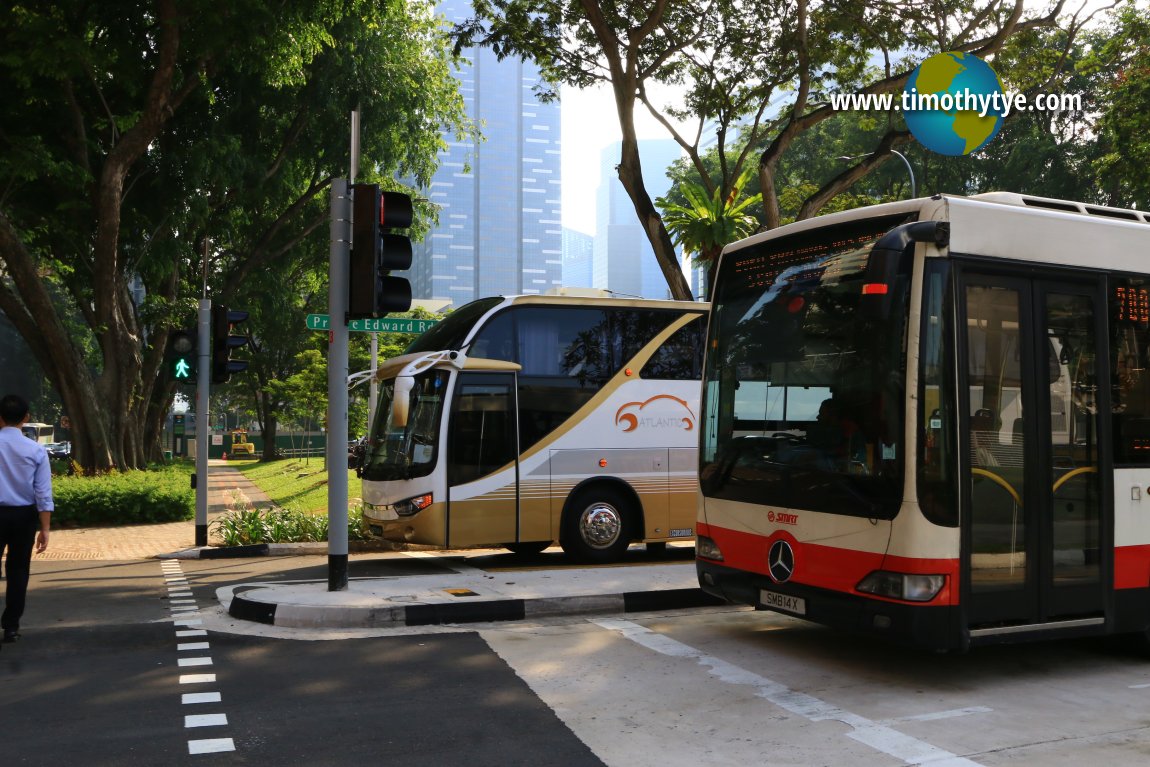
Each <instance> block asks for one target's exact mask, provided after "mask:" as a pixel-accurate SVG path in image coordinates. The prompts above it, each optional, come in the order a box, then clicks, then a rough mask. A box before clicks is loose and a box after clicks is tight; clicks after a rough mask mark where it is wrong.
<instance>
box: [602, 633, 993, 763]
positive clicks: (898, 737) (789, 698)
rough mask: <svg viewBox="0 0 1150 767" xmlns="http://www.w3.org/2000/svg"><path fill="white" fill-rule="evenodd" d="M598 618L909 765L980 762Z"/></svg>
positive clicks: (629, 636)
mask: <svg viewBox="0 0 1150 767" xmlns="http://www.w3.org/2000/svg"><path fill="white" fill-rule="evenodd" d="M595 623H596V624H597V625H599V626H602V627H603V628H605V629H608V630H609V631H617V632H619V633H620V634H622V635H623V636H624V637H626V638H627V639H629V640H631V641H632V642H635V643H636V644H639V645H642V646H643V647H646V648H647V649H649V650H653V651H655V652H657V653H660V654H662V655H668V656H671V657H674V658H684V659H690V660H694V661H696V662H697V663H698V664H699V665H700V666H705V667H707V668H708V669H709V672H710V674H711V675H712V676H715V677H717V678H718V679H720V680H722V681H724V682H726V683H728V684H738V685H748V686H750V687H754V688H755V691H756V692H755V694H756V695H757V696H758V697H760V698H763V699H765V700H767V701H769V702H771V703H773V704H775V705H776V706H779V707H780V708H783V709H786V710H787V711H790V712H791V713H794V714H798V715H799V716H802V717H805V718H807V719H809V720H811V721H813V722H820V721H827V720H834V721H838V722H842V723H843V724H845V725H847V726H848V727H850V728H851V731H850V732H848V733H847V737H848V738H851V739H853V740H857V741H858V742H860V743H863V744H864V745H867V746H870V747H871V748H873V749H875V750H876V751H880V752H882V753H884V754H887V755H888V756H892V757H894V758H896V759H901V760H902V761H904V762H906V763H907V764H929V765H930V767H981V765H979V763H978V762H974V761H971V760H970V759H967V758H965V757H962V756H959V755H958V754H953V753H951V752H949V751H947V750H945V749H942V748H938V747H937V746H932V745H931V744H929V743H926V742H925V741H921V740H919V739H918V738H914V737H911V736H910V735H906V734H904V733H901V732H898V731H897V730H893V729H891V728H890V727H887V726H885V725H883V724H880V723H879V722H875V721H873V720H870V719H867V718H866V717H864V716H859V715H858V714H853V713H851V712H849V711H846V710H845V709H842V708H839V707H838V706H835V705H833V704H831V703H827V702H826V701H823V700H819V699H818V698H816V697H814V696H812V695H807V694H806V693H802V692H798V691H797V690H792V689H790V688H789V687H787V686H786V685H784V684H780V683H779V682H775V681H773V680H771V679H767V678H766V677H763V676H760V675H758V674H756V673H754V672H751V671H747V670H745V669H742V668H739V667H738V666H736V665H734V664H733V663H728V662H727V661H725V660H722V659H721V658H716V657H714V656H711V655H707V654H706V653H703V652H701V651H700V650H696V649H695V648H694V647H691V646H690V645H686V644H683V643H682V642H679V641H677V640H675V639H672V638H671V637H668V636H664V635H663V634H659V633H657V632H654V631H651V630H650V629H647V628H644V627H643V626H640V625H639V624H637V623H632V622H631V621H624V620H615V619H605V620H600V621H595Z"/></svg>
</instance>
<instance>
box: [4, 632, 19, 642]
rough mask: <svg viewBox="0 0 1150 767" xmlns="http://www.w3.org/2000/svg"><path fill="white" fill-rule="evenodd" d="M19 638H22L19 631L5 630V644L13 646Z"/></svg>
mask: <svg viewBox="0 0 1150 767" xmlns="http://www.w3.org/2000/svg"><path fill="white" fill-rule="evenodd" d="M19 638H20V632H19V631H17V630H16V629H5V630H4V644H12V643H13V642H15V641H16V640H17V639H19Z"/></svg>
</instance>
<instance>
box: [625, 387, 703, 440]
mask: <svg viewBox="0 0 1150 767" xmlns="http://www.w3.org/2000/svg"><path fill="white" fill-rule="evenodd" d="M615 425H616V426H620V427H622V429H623V431H625V432H628V431H635V430H636V429H638V428H639V427H640V426H642V427H643V428H645V429H683V430H684V431H691V430H693V429H694V428H695V414H694V413H693V412H692V411H691V407H690V405H688V404H687V401H686V400H682V399H679V398H678V397H672V396H671V395H670V394H657V395H655V396H654V397H651V399H649V400H647V401H646V402H628V403H627V404H626V405H624V406H623V407H621V408H619V410H618V411H616V413H615Z"/></svg>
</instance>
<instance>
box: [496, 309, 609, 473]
mask: <svg viewBox="0 0 1150 767" xmlns="http://www.w3.org/2000/svg"><path fill="white" fill-rule="evenodd" d="M510 313H511V314H513V315H514V316H515V319H516V323H517V336H516V337H517V339H518V347H519V358H518V362H519V364H520V365H522V366H523V370H522V371H521V372H520V374H519V449H520V450H521V451H526V450H527V449H528V448H530V447H531V446H532V445H535V444H536V443H538V442H539V441H540V440H542V439H543V438H544V437H546V436H547V435H548V434H550V433H551V432H553V431H554V430H555V429H557V428H558V427H559V426H561V425H562V424H563V423H564V422H565V421H566V420H567V419H568V418H570V417H571V416H572V415H573V414H574V413H575V412H576V411H577V410H578V409H579V408H581V407H582V406H583V405H585V404H586V403H587V402H588V401H590V399H591V398H592V397H594V396H595V393H596V392H597V391H598V390H599V389H600V387H601V386H602V385H603V384H604V383H606V381H607V378H609V377H610V374H611V370H610V367H611V364H610V357H611V350H610V345H609V344H608V333H607V329H608V322H607V315H606V313H605V312H604V311H603V310H602V309H594V308H588V307H539V306H522V307H517V308H515V309H512V310H511V312H510Z"/></svg>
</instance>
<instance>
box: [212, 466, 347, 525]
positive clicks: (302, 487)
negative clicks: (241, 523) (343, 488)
mask: <svg viewBox="0 0 1150 767" xmlns="http://www.w3.org/2000/svg"><path fill="white" fill-rule="evenodd" d="M324 464H325V462H324V460H323V459H322V458H311V459H307V460H306V461H305V459H303V458H282V459H280V460H278V461H270V462H264V461H258V462H254V463H253V462H249V461H234V462H231V463H229V465H230V466H234V467H235V468H237V469H239V470H240V471H241V472H243V474H244V476H246V477H247V478H248V479H250V480H251V481H252V482H253V483H255V485H256V486H257V487H259V488H260V489H261V490H263V491H264V492H265V493H267V494H268V497H269V498H271V499H272V503H274V504H275V505H277V506H282V507H283V508H285V509H296V510H298V511H303V512H307V513H309V514H322V513H327V470H326V469H325V468H324ZM341 468H342V467H341ZM360 488H361V484H360V480H359V478H358V477H356V476H355V472H354V471H348V473H347V496H348V499H349V500H350V501H352V502H353V503H354V501H355V500H356V499H358V498H360V497H361V496H360V493H361V489H360Z"/></svg>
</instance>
